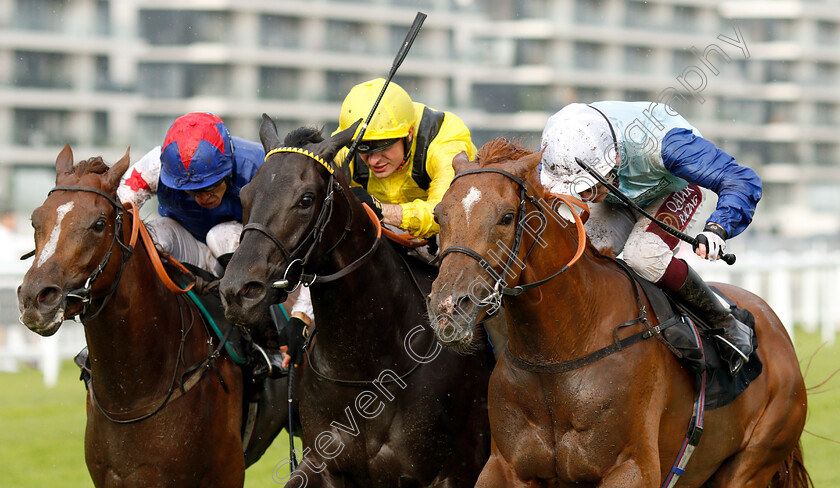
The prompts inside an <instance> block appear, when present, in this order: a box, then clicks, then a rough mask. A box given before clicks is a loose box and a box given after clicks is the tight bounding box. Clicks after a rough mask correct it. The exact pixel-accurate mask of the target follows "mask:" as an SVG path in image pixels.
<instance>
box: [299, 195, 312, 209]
mask: <svg viewBox="0 0 840 488" xmlns="http://www.w3.org/2000/svg"><path fill="white" fill-rule="evenodd" d="M314 201H315V200H314V199H313V198H312V195H304V196H303V197H302V198H301V199H300V203H298V205H299V206H301V207H303V208H309V207H311V206H312V202H314Z"/></svg>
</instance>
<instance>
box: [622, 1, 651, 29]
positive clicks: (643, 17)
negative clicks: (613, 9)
mask: <svg viewBox="0 0 840 488" xmlns="http://www.w3.org/2000/svg"><path fill="white" fill-rule="evenodd" d="M653 14H654V11H653V4H651V3H648V2H638V1H634V0H628V1H626V2H625V3H624V25H627V26H630V27H653V26H654V25H655V20H654V15H653Z"/></svg>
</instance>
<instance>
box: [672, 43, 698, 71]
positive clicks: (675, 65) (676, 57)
mask: <svg viewBox="0 0 840 488" xmlns="http://www.w3.org/2000/svg"><path fill="white" fill-rule="evenodd" d="M698 62H699V61H698V60H697V57H696V56H694V54H693V53H692V52H691V51H688V50H684V49H681V50H679V51H674V54H673V59H672V61H671V71H672V72H673V73H675V74H676V75H678V76H679V75H681V74H682V72H683V71H684V70H685V69H686V68H688V67H689V66H692V65H695V63H698Z"/></svg>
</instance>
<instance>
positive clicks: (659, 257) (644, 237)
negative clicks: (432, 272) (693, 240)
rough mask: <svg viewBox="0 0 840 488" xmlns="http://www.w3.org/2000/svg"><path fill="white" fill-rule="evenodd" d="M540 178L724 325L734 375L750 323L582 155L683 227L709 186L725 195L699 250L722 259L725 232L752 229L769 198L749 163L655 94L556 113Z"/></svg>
mask: <svg viewBox="0 0 840 488" xmlns="http://www.w3.org/2000/svg"><path fill="white" fill-rule="evenodd" d="M542 145H543V147H544V150H545V151H544V153H543V159H542V163H541V165H540V179H541V181H542V183H543V184H544V185H545V186H546V188H548V189H549V190H550V191H551V192H553V193H561V194H570V195H576V196H579V197H581V198H582V199H584V200H586V201H588V202H590V209H591V216H590V218H589V221H588V222H587V224H586V227H587V233H588V235H589V237H590V239H591V240H592V242H593V244H594V245H595V246H596V247H598V248H602V249H607V248H608V249H611V250H612V251H613V252H615V253H616V254H619V253H621V257H623V259H624V260H625V261H626V262H627V264H628V265H630V267H631V268H633V269H634V270H635V271H636V272H637V273H638V274H639V275H640V276H641V277H643V278H645V279H647V280H649V281H652V282H655V283H657V284H659V285H660V286H661V287H662V288H664V289H665V290H666V291H669V292H671V293H672V294H674V295H676V296H677V297H678V298H680V299H681V300H682V301H683V302H685V303H687V304H688V305H689V306H690V307H691V308H692V309H694V310H696V311H697V313H698V315H699V316H701V317H704V318H706V319H707V320H708V321H709V322H711V323H713V324H715V325H717V326H719V327H722V328H723V329H724V332H723V334H721V336H719V338H720V339H721V341H722V342H725V343H726V344H728V345H729V346H731V348H729V349H727V350H726V351H724V359H726V360H727V361H728V362H729V364H730V371H731V372H732V373H733V374H735V373H736V372H737V371H738V370H739V369H740V368H741V366H743V364H744V363H746V361H747V360H748V356H749V354H750V352H751V351H752V349H753V345H752V332H751V330H750V329H749V328H748V327H747V326H745V325H744V324H742V323H740V322H738V321H737V320H735V318H734V317H733V316H732V314H731V313H729V310H728V309H727V308H725V307H723V306H722V305H721V304H720V303H719V302H718V300H717V299H716V298H715V297H714V294H713V293H712V292H711V290H710V289H709V288H708V286H707V285H706V284H705V283H704V282H703V280H702V279H700V277H699V275H697V274H696V272H694V271H693V270H692V269H691V268H689V267H688V265H687V264H686V263H685V261H683V260H681V259H677V258H675V257H674V254H675V252H676V250H677V248H678V246H679V242H680V241H679V240H678V239H677V238H676V237H674V236H672V235H670V234H668V233H666V232H664V231H663V230H662V229H660V228H659V226H657V225H655V224H653V223H651V221H650V220H649V219H647V218H644V217H642V216H640V215H637V214H635V213H634V212H633V211H632V210H631V209H630V208H629V207H627V206H625V205H624V204H622V203H621V201H620V200H619V199H618V198H616V197H615V195H610V194H609V190H608V189H607V187H605V186H604V185H602V184H600V183H598V182H597V180H596V179H595V178H594V177H593V176H591V175H589V174H588V173H586V171H585V170H584V169H583V168H581V167H580V166H579V165H578V164H577V163H576V161H575V158H579V159H581V160H583V161H586V162H588V163H589V165H590V166H591V167H592V168H594V169H595V170H596V171H598V172H599V173H600V175H601V176H604V177H606V178H607V179H608V180H611V181H612V182H613V184H614V185H615V186H616V187H617V189H618V190H619V191H620V192H622V193H623V194H624V195H626V196H627V197H629V198H630V199H631V200H633V201H634V202H635V203H637V204H639V205H640V206H642V207H644V208H645V210H646V211H647V212H648V213H650V214H651V215H654V216H655V217H656V218H657V219H658V220H661V221H664V222H666V223H667V224H669V225H671V226H672V227H674V228H676V229H678V230H681V231H685V230H686V229H687V228H688V226H689V224H691V223H692V221H693V220H694V218H695V216H696V212H697V209H698V208H699V207H700V205H701V203H702V201H703V193H702V191H701V188H707V189H709V190H711V191H713V192H714V193H716V194H717V195H718V201H717V207H716V209H715V211H714V212H713V213H712V214H711V216H710V217H709V219H708V220H707V222H706V225H705V227H704V229H703V231H702V232H701V233H700V234H699V235H698V241H699V242H700V243H701V244H700V245H699V246H698V247H697V249H696V251H695V252H696V253H697V254H698V256H700V257H702V258H704V259H709V260H711V261H715V260H716V259H718V257H719V256H720V255H721V254H722V252H723V250H724V249H725V246H726V244H725V241H726V239H728V238H731V237H734V236H736V235H738V234H740V233H741V232H743V231H744V229H746V227H747V226H748V225H749V223H750V222H751V221H752V216H753V214H754V213H755V208H756V205H757V203H758V201H759V199H760V198H761V181H760V179H759V178H758V175H757V174H756V173H755V171H753V170H752V169H750V168H747V167H745V166H741V165H739V164H738V162H737V161H735V159H734V158H733V157H732V156H731V155H729V154H727V153H725V152H724V151H722V150H721V149H719V148H718V147H716V146H715V145H714V144H713V143H712V142H710V141H708V140H707V139H705V138H703V136H702V135H701V134H700V131H698V130H697V129H696V128H695V127H693V126H692V125H691V124H689V123H688V121H686V120H685V118H683V117H682V116H681V115H679V114H678V113H677V112H676V111H674V109H673V108H671V107H669V106H667V105H664V104H661V103H656V102H621V101H604V102H595V103H591V104H582V103H575V104H571V105H568V106H566V107H564V108H563V109H561V110H560V111H559V112H557V113H556V114H554V115H553V116H552V117H551V118H550V119H549V121H548V123H547V124H546V127H545V129H544V131H543V136H542Z"/></svg>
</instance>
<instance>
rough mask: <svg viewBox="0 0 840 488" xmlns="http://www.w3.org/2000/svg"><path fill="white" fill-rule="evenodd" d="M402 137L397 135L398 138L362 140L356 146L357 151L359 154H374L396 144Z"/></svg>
mask: <svg viewBox="0 0 840 488" xmlns="http://www.w3.org/2000/svg"><path fill="white" fill-rule="evenodd" d="M400 139H402V137H397V138H396V139H379V140H376V141H362V142H360V143H359V145H358V146H356V151H357V152H359V154H373V153H376V152H379V151H384V150H385V149H388V148H389V147H391V146H393V145H394V144H396V142H397V141H399V140H400Z"/></svg>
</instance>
